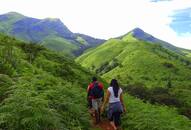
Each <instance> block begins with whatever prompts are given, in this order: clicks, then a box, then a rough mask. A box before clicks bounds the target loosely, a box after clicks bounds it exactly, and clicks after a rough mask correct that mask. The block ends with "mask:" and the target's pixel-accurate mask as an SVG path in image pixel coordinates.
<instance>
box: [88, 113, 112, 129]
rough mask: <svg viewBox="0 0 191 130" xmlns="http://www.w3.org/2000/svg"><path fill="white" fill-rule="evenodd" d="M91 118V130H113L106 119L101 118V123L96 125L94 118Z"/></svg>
mask: <svg viewBox="0 0 191 130" xmlns="http://www.w3.org/2000/svg"><path fill="white" fill-rule="evenodd" d="M91 118H92V128H93V130H94V129H95V130H114V129H113V127H112V126H111V124H110V122H109V121H108V120H107V119H103V118H101V122H100V123H99V124H97V125H96V123H95V122H96V121H95V117H94V116H91Z"/></svg>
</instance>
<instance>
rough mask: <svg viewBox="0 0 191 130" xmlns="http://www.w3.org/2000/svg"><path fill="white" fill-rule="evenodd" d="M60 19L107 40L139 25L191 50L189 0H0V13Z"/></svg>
mask: <svg viewBox="0 0 191 130" xmlns="http://www.w3.org/2000/svg"><path fill="white" fill-rule="evenodd" d="M10 11H15V12H18V13H21V14H24V15H26V16H30V17H35V18H41V19H42V18H47V17H51V18H60V19H61V20H62V21H63V23H64V24H65V25H66V26H67V27H68V28H69V29H70V30H71V31H73V32H79V33H84V34H88V35H91V36H94V37H97V38H104V39H108V38H111V37H118V36H120V35H123V34H126V33H127V32H129V31H130V30H132V29H134V28H136V27H139V28H141V29H143V30H144V31H145V32H147V33H150V34H152V35H153V36H155V37H157V38H160V39H161V40H165V41H167V42H170V43H171V44H173V45H175V46H178V47H182V48H187V49H191V18H190V16H191V14H190V12H191V0H0V14H3V13H7V12H10Z"/></svg>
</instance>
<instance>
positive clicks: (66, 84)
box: [0, 34, 191, 130]
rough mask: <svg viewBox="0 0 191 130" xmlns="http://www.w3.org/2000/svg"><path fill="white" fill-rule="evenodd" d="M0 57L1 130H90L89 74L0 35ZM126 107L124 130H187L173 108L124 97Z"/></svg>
mask: <svg viewBox="0 0 191 130" xmlns="http://www.w3.org/2000/svg"><path fill="white" fill-rule="evenodd" d="M114 41H115V40H114ZM0 52H1V53H0V129H5V130H11V129H12V130H26V129H30V130H55V129H56V130H88V129H90V117H89V114H88V112H87V108H86V93H85V92H86V89H85V88H86V86H87V84H88V82H89V81H90V78H91V77H92V74H90V72H88V71H87V70H86V69H84V68H82V67H80V65H79V64H76V63H75V62H74V61H73V60H71V59H70V58H67V57H65V56H63V54H59V53H57V52H54V51H50V50H48V49H46V48H44V47H43V46H39V45H35V44H29V43H24V42H22V41H19V40H16V39H14V38H11V37H8V36H5V35H3V34H0ZM106 88H107V87H106ZM180 95H181V94H180ZM125 104H126V106H127V111H128V113H127V114H125V115H124V116H123V124H122V126H123V127H124V129H132V130H148V129H149V130H164V129H165V130H168V129H169V130H170V129H172V130H190V128H191V122H190V120H189V119H188V118H186V117H184V116H182V115H179V114H178V112H177V110H176V109H174V108H170V107H163V106H155V105H151V104H149V103H144V102H142V101H140V100H138V99H135V98H134V97H131V96H129V95H125Z"/></svg>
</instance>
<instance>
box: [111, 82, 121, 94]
mask: <svg viewBox="0 0 191 130" xmlns="http://www.w3.org/2000/svg"><path fill="white" fill-rule="evenodd" d="M110 86H111V87H113V92H114V95H115V97H118V91H119V84H118V82H117V80H116V79H112V80H111V83H110Z"/></svg>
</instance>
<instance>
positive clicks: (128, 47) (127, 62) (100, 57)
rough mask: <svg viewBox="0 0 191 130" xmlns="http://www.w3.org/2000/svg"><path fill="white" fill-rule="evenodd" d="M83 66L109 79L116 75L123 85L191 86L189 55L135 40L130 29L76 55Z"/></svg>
mask: <svg viewBox="0 0 191 130" xmlns="http://www.w3.org/2000/svg"><path fill="white" fill-rule="evenodd" d="M76 61H77V62H79V63H80V64H81V65H82V66H84V67H86V68H88V69H90V70H91V71H93V72H96V73H98V74H100V75H101V76H102V77H103V78H105V79H107V81H109V80H110V79H112V78H117V79H119V81H120V82H121V83H122V84H123V85H128V84H136V83H142V84H144V85H145V86H147V87H159V86H160V87H165V86H167V84H168V82H169V80H170V81H171V83H172V86H175V87H190V86H191V82H190V80H191V79H190V74H191V61H190V60H189V58H187V57H185V56H182V55H180V54H178V53H175V52H172V51H170V50H168V49H165V48H163V47H162V46H160V45H159V44H151V43H147V42H144V41H140V40H137V39H136V38H134V37H133V36H132V35H131V33H129V34H128V35H126V36H124V37H123V38H121V39H110V40H108V41H107V42H105V43H104V44H102V45H100V46H98V47H97V48H95V49H92V50H90V51H88V52H87V53H85V54H83V55H81V56H80V57H78V58H77V59H76Z"/></svg>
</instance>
